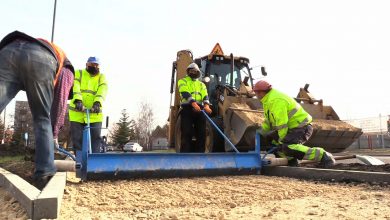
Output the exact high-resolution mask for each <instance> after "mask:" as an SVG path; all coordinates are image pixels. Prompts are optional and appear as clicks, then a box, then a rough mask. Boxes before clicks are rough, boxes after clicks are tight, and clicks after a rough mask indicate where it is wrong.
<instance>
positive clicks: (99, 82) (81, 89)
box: [69, 69, 108, 123]
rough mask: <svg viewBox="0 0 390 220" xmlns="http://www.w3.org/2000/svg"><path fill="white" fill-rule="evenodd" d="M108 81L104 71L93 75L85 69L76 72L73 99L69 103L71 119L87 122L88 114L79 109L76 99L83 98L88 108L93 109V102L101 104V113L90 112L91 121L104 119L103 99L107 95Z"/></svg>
mask: <svg viewBox="0 0 390 220" xmlns="http://www.w3.org/2000/svg"><path fill="white" fill-rule="evenodd" d="M107 88H108V87H107V81H106V77H105V76H104V74H102V73H98V74H97V75H95V76H91V75H90V74H89V73H88V72H87V71H86V70H85V69H84V70H78V71H76V72H75V78H74V83H73V99H72V100H71V101H70V103H69V120H70V121H73V122H79V123H87V114H86V113H85V112H81V111H77V110H76V108H75V104H74V101H75V100H76V99H77V100H81V101H82V102H83V105H84V107H85V108H87V109H91V108H92V105H93V103H95V102H99V103H100V105H101V108H100V112H99V113H90V114H89V118H90V121H89V122H90V123H95V122H102V121H103V113H102V109H103V106H104V105H103V101H104V100H105V98H106V95H107Z"/></svg>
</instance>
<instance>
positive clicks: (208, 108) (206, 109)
mask: <svg viewBox="0 0 390 220" xmlns="http://www.w3.org/2000/svg"><path fill="white" fill-rule="evenodd" d="M203 109H204V110H205V112H206V113H207V114H209V115H211V113H212V112H213V111H212V110H211V108H210V106H209V105H208V104H205V105H204V108H203Z"/></svg>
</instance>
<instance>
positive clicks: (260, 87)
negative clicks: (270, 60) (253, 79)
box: [253, 80, 272, 92]
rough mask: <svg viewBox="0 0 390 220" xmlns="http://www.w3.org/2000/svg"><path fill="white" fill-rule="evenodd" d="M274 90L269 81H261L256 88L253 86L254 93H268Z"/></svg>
mask: <svg viewBox="0 0 390 220" xmlns="http://www.w3.org/2000/svg"><path fill="white" fill-rule="evenodd" d="M270 89H272V85H271V84H269V83H268V82H267V81H264V80H260V81H258V82H257V83H256V84H255V86H253V91H255V92H256V91H268V90H270Z"/></svg>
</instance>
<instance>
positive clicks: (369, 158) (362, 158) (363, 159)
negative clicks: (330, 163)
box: [300, 155, 385, 166]
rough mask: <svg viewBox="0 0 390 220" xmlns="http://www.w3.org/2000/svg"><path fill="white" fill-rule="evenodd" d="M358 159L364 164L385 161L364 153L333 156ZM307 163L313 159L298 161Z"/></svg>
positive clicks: (381, 163) (380, 163)
mask: <svg viewBox="0 0 390 220" xmlns="http://www.w3.org/2000/svg"><path fill="white" fill-rule="evenodd" d="M354 158H356V159H358V160H360V161H361V162H363V163H364V164H366V165H374V166H377V165H384V164H385V163H384V162H383V161H381V160H379V159H378V158H375V157H372V156H365V155H346V156H337V157H334V159H335V160H345V159H354ZM309 163H315V161H312V160H303V161H301V162H300V164H309Z"/></svg>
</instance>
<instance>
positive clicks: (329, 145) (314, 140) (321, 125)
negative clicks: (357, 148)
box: [305, 119, 363, 153]
mask: <svg viewBox="0 0 390 220" xmlns="http://www.w3.org/2000/svg"><path fill="white" fill-rule="evenodd" d="M312 125H313V134H312V136H311V138H310V139H309V141H308V142H306V143H305V145H307V146H310V147H322V148H324V149H325V150H326V151H329V152H331V153H338V152H342V151H344V150H345V149H346V148H348V147H349V146H350V145H351V144H352V143H353V142H354V141H355V140H357V139H358V138H359V137H360V135H362V133H363V132H362V130H361V129H360V128H356V127H353V126H351V125H350V124H348V123H346V122H343V121H339V120H325V119H314V120H313V122H312Z"/></svg>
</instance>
